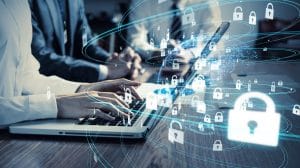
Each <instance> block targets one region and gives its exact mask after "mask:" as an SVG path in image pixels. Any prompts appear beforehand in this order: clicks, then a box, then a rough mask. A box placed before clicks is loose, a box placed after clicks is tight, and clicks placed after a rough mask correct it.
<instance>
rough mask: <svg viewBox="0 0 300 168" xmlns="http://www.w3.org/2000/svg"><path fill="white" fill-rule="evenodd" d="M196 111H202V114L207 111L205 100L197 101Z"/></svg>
mask: <svg viewBox="0 0 300 168" xmlns="http://www.w3.org/2000/svg"><path fill="white" fill-rule="evenodd" d="M196 109H197V110H196V112H197V113H202V114H205V113H206V104H205V102H204V101H199V102H198V103H197V107H196Z"/></svg>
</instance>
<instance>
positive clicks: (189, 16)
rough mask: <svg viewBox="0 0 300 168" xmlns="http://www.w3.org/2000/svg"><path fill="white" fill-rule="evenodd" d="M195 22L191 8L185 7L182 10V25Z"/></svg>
mask: <svg viewBox="0 0 300 168" xmlns="http://www.w3.org/2000/svg"><path fill="white" fill-rule="evenodd" d="M194 23H195V15H194V10H193V8H187V9H185V10H184V12H183V16H182V25H187V24H194Z"/></svg>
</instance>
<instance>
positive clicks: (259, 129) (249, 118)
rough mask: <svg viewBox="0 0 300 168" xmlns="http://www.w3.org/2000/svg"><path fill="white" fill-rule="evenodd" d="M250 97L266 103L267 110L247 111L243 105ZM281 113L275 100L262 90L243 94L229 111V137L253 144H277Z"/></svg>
mask: <svg viewBox="0 0 300 168" xmlns="http://www.w3.org/2000/svg"><path fill="white" fill-rule="evenodd" d="M250 98H255V99H260V100H263V101H264V102H265V103H266V112H261V111H247V110H243V108H242V107H241V106H242V105H243V103H244V102H246V101H248V100H250ZM280 118H281V116H280V114H279V113H276V109H275V104H274V102H273V100H272V99H271V98H270V97H269V96H268V95H266V94H264V93H260V92H248V93H245V94H243V95H241V96H240V97H239V98H238V99H237V100H236V102H235V104H234V109H232V110H230V111H229V118H228V139H230V140H233V141H240V142H247V143H253V144H260V145H267V146H277V145H278V138H279V128H280Z"/></svg>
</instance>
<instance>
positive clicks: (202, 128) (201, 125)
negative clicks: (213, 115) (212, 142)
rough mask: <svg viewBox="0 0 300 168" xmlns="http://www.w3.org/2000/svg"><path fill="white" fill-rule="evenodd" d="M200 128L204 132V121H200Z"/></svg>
mask: <svg viewBox="0 0 300 168" xmlns="http://www.w3.org/2000/svg"><path fill="white" fill-rule="evenodd" d="M198 129H199V131H200V132H204V131H205V128H204V124H203V123H202V122H199V123H198Z"/></svg>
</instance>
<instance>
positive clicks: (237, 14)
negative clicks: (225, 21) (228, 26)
mask: <svg viewBox="0 0 300 168" xmlns="http://www.w3.org/2000/svg"><path fill="white" fill-rule="evenodd" d="M243 19H244V13H243V9H242V7H240V6H237V7H235V8H234V12H233V20H234V21H239V20H243Z"/></svg>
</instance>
